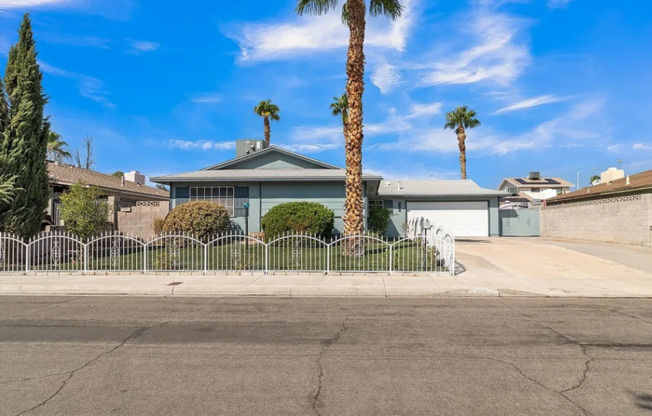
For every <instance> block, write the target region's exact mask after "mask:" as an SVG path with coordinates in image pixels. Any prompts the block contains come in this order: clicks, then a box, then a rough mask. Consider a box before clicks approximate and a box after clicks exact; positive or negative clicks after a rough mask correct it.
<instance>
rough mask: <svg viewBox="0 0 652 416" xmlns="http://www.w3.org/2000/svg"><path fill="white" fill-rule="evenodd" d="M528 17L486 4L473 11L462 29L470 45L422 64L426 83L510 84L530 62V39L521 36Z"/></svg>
mask: <svg viewBox="0 0 652 416" xmlns="http://www.w3.org/2000/svg"><path fill="white" fill-rule="evenodd" d="M525 26H526V21H525V20H523V19H518V18H515V17H512V16H509V15H507V14H501V13H496V12H494V11H492V10H489V9H487V8H481V9H479V10H477V11H475V12H471V18H470V20H469V22H468V26H467V27H464V29H463V30H462V31H461V32H462V33H461V35H462V36H461V37H462V38H463V39H464V43H463V45H466V44H468V43H467V42H468V41H469V40H470V41H471V43H472V45H473V46H471V47H466V48H465V49H464V50H462V52H460V53H457V54H454V57H453V58H452V59H442V60H441V61H439V62H436V63H435V64H433V65H429V64H420V65H418V66H417V67H419V66H420V67H421V68H422V69H424V70H425V71H424V74H425V75H424V76H423V82H424V83H425V84H426V85H441V84H472V83H477V82H482V81H486V82H494V83H497V84H501V85H508V84H509V83H510V82H511V81H513V80H514V79H516V78H517V77H518V76H519V75H521V73H522V72H523V70H524V69H525V68H526V67H527V66H528V65H529V64H530V62H531V60H532V58H531V55H530V49H529V46H528V45H527V43H526V42H525V41H523V40H519V34H520V32H521V31H522V29H523V28H524V27H525Z"/></svg>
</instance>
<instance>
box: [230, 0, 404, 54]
mask: <svg viewBox="0 0 652 416" xmlns="http://www.w3.org/2000/svg"><path fill="white" fill-rule="evenodd" d="M414 2H415V0H408V1H405V2H404V6H405V11H404V14H403V16H401V17H400V18H399V19H397V20H395V21H391V22H387V21H386V19H373V20H370V21H369V22H368V23H367V34H366V39H365V45H366V46H368V47H376V48H382V49H392V50H396V51H402V50H404V49H405V45H406V43H407V36H408V34H409V30H410V27H411V25H412V22H413V17H412V7H413V3H414ZM225 35H226V36H228V37H229V38H231V39H233V40H235V41H236V42H237V43H238V45H239V46H240V49H241V56H240V62H255V61H268V60H278V59H287V58H291V57H294V56H297V55H302V54H309V53H314V52H321V51H328V50H334V49H340V48H345V47H347V45H348V41H349V34H348V29H347V28H346V26H344V25H343V24H342V20H341V15H340V12H339V10H333V11H331V12H330V13H328V14H326V15H324V16H310V15H308V16H301V17H298V16H297V17H295V18H293V19H292V20H291V21H287V22H281V23H266V24H261V23H246V24H243V25H241V26H240V27H238V28H237V29H234V30H227V31H225Z"/></svg>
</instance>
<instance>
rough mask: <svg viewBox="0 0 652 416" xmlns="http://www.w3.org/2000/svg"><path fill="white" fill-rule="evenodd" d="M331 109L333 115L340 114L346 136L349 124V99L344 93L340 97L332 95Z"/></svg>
mask: <svg viewBox="0 0 652 416" xmlns="http://www.w3.org/2000/svg"><path fill="white" fill-rule="evenodd" d="M331 110H332V111H333V115H334V116H336V117H337V116H340V115H341V116H342V127H343V128H344V136H346V128H347V126H348V124H349V100H348V99H347V98H346V93H344V94H342V96H341V97H333V103H332V104H331Z"/></svg>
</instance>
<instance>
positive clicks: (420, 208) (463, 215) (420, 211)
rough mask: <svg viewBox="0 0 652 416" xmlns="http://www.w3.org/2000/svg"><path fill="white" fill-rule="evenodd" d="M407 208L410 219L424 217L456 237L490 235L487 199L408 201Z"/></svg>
mask: <svg viewBox="0 0 652 416" xmlns="http://www.w3.org/2000/svg"><path fill="white" fill-rule="evenodd" d="M407 210H408V212H407V216H408V221H410V220H411V219H413V218H420V217H424V218H427V219H428V220H429V221H430V223H431V224H436V225H441V226H442V227H444V228H445V229H446V230H448V231H449V232H451V233H453V235H455V236H456V237H487V236H488V235H489V208H488V204H487V202H486V201H466V202H408V203H407Z"/></svg>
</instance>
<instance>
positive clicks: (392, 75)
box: [371, 63, 401, 94]
mask: <svg viewBox="0 0 652 416" xmlns="http://www.w3.org/2000/svg"><path fill="white" fill-rule="evenodd" d="M371 82H373V83H374V85H375V86H376V87H378V89H379V90H380V92H381V93H382V94H387V93H389V92H390V91H392V90H393V89H394V88H396V87H398V86H399V85H400V84H401V74H400V73H399V71H398V68H396V67H395V66H394V65H391V64H388V63H383V64H380V65H378V66H377V67H376V69H375V70H374V71H373V73H372V74H371Z"/></svg>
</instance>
